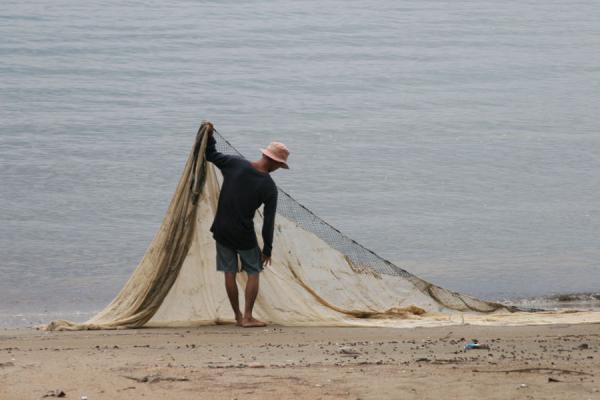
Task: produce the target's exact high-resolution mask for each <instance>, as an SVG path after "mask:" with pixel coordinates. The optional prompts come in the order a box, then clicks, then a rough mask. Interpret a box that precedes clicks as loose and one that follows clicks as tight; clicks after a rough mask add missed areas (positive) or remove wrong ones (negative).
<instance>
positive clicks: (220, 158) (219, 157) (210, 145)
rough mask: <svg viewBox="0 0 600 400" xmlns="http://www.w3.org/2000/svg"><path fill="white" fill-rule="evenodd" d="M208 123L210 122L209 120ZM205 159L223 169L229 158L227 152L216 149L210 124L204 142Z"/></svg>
mask: <svg viewBox="0 0 600 400" xmlns="http://www.w3.org/2000/svg"><path fill="white" fill-rule="evenodd" d="M209 124H210V122H209ZM205 154H206V159H207V160H208V161H210V162H211V163H213V164H215V165H216V166H217V167H218V168H219V169H223V167H225V166H226V165H227V162H228V161H229V159H230V158H231V156H228V155H227V154H223V153H220V152H219V151H217V141H216V140H215V138H214V136H213V127H212V124H210V129H209V130H208V142H207V144H206V153H205Z"/></svg>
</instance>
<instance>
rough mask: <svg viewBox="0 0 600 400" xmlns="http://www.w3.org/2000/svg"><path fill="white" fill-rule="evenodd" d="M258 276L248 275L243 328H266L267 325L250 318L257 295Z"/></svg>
mask: <svg viewBox="0 0 600 400" xmlns="http://www.w3.org/2000/svg"><path fill="white" fill-rule="evenodd" d="M258 276H259V274H252V275H248V282H246V305H245V309H244V318H243V319H242V326H243V327H244V328H252V327H260V326H267V324H265V323H264V322H262V321H259V320H257V319H255V318H254V317H253V316H252V309H253V308H254V302H255V301H256V296H257V295H258Z"/></svg>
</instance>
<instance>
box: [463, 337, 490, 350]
mask: <svg viewBox="0 0 600 400" xmlns="http://www.w3.org/2000/svg"><path fill="white" fill-rule="evenodd" d="M489 349H490V346H488V345H487V344H481V343H479V340H477V339H471V341H470V342H469V343H467V344H465V350H489Z"/></svg>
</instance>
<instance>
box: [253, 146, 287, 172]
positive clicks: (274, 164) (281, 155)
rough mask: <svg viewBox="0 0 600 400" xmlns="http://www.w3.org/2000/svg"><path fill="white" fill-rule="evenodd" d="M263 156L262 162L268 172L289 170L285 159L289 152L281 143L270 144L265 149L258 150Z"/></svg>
mask: <svg viewBox="0 0 600 400" xmlns="http://www.w3.org/2000/svg"><path fill="white" fill-rule="evenodd" d="M260 150H261V151H262V154H263V160H264V162H265V163H266V165H267V168H268V170H269V172H273V171H275V170H276V169H278V168H285V169H289V166H288V165H287V158H288V156H289V155H290V151H289V150H288V148H287V147H286V146H285V144H283V143H279V142H272V143H271V144H269V145H268V146H267V148H266V149H260Z"/></svg>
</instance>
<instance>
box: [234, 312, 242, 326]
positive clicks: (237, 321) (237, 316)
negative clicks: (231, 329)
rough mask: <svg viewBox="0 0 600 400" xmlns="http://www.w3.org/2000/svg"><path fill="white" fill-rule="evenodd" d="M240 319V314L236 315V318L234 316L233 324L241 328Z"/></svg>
mask: <svg viewBox="0 0 600 400" xmlns="http://www.w3.org/2000/svg"><path fill="white" fill-rule="evenodd" d="M242 319H243V318H242V314H240V315H236V316H235V324H236V325H237V326H242Z"/></svg>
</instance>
